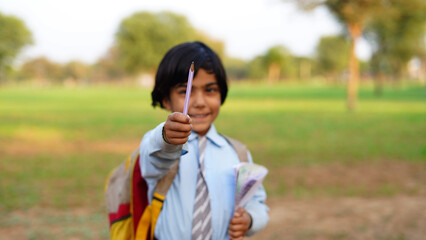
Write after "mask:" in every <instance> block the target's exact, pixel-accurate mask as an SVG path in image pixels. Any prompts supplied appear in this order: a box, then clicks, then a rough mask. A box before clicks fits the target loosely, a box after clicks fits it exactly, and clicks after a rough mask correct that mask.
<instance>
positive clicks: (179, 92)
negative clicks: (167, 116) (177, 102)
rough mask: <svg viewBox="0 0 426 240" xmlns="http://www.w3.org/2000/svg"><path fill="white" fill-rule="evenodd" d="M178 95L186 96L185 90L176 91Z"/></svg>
mask: <svg viewBox="0 0 426 240" xmlns="http://www.w3.org/2000/svg"><path fill="white" fill-rule="evenodd" d="M178 94H186V89H183V90H179V91H178Z"/></svg>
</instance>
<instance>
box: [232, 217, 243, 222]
mask: <svg viewBox="0 0 426 240" xmlns="http://www.w3.org/2000/svg"><path fill="white" fill-rule="evenodd" d="M230 222H231V224H243V223H244V222H245V219H244V218H243V217H234V218H231V221H230Z"/></svg>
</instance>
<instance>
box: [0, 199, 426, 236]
mask: <svg viewBox="0 0 426 240" xmlns="http://www.w3.org/2000/svg"><path fill="white" fill-rule="evenodd" d="M268 205H269V206H270V221H269V224H268V225H267V226H266V228H265V229H263V230H262V231H260V232H259V233H258V234H256V235H255V236H253V237H251V238H249V239H253V240H276V239H288V240H301V239H318V240H323V239H324V240H330V239H331V240H333V239H348V240H352V239H353V240H369V239H371V240H373V239H410V240H422V239H424V236H426V211H424V210H425V209H426V198H425V197H413V196H397V197H392V198H335V199H332V198H323V199H311V200H294V199H287V198H272V199H270V200H269V201H268ZM108 234H109V232H108V225H107V217H106V213H104V212H102V210H99V209H96V210H94V209H90V208H74V209H70V210H69V211H60V210H56V209H49V208H37V207H36V208H33V209H30V210H27V211H14V212H10V213H7V214H5V215H3V218H2V220H1V221H0V236H2V237H1V239H3V240H21V239H22V240H24V239H45V240H49V239H70V240H72V239H94V240H98V239H99V240H100V239H108Z"/></svg>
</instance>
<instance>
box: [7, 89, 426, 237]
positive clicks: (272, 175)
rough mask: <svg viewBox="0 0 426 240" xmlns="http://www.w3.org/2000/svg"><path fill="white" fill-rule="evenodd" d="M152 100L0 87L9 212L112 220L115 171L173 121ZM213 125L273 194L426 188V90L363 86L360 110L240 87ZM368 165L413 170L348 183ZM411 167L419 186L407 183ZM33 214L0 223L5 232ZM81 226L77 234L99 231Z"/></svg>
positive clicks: (112, 92) (137, 92) (297, 93)
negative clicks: (247, 156)
mask: <svg viewBox="0 0 426 240" xmlns="http://www.w3.org/2000/svg"><path fill="white" fill-rule="evenodd" d="M150 104H151V102H150V91H149V90H146V89H141V88H138V87H131V86H97V87H78V88H74V89H65V88H60V87H49V88H31V87H22V86H21V87H10V86H9V87H4V88H0V213H2V214H9V213H14V212H16V211H29V210H31V209H34V208H36V209H39V208H41V209H43V208H46V209H54V210H55V209H56V210H58V211H64V212H69V211H71V210H73V209H81V208H89V209H92V210H93V211H94V213H93V214H92V215H90V216H91V217H90V218H88V219H83V220H82V219H80V220H79V219H78V218H77V219H75V218H74V219H73V220H70V221H74V223H75V224H78V223H80V222H79V221H82V222H83V223H84V222H85V221H86V222H90V223H96V224H100V225H102V224H104V223H105V224H106V220H105V219H103V218H102V217H101V216H102V213H103V211H104V199H103V184H104V180H105V178H106V176H107V174H108V172H109V171H110V170H111V169H112V168H113V167H115V166H116V165H117V164H119V163H120V162H121V161H122V160H123V159H124V157H125V156H126V155H127V154H128V153H130V152H131V150H133V149H134V148H136V147H138V144H139V141H140V139H141V138H142V136H143V134H144V133H145V132H146V131H148V130H149V129H152V128H154V127H155V126H156V125H157V124H159V123H160V122H162V121H164V120H165V119H166V117H167V112H165V111H164V110H161V109H158V108H157V109H153V108H152V107H151V105H150ZM215 125H216V128H217V129H218V130H219V132H221V133H223V134H226V135H229V136H231V137H234V138H237V139H239V140H241V141H242V142H244V143H246V144H247V146H248V147H249V149H250V150H251V153H252V155H253V158H254V161H255V162H256V163H259V164H262V165H265V166H266V167H267V168H268V169H269V171H270V172H269V175H268V177H267V179H266V180H265V187H266V189H267V192H268V195H269V196H270V197H272V198H274V197H290V198H296V199H312V198H314V197H324V196H325V197H332V198H335V197H344V196H359V197H387V196H394V195H398V194H403V195H407V194H408V195H421V194H424V190H425V189H424V182H423V183H422V181H423V180H425V176H424V175H426V174H425V171H424V170H425V169H426V88H425V87H419V86H405V87H398V88H386V89H385V90H384V92H383V95H382V96H381V97H380V98H378V97H376V96H374V92H373V90H372V89H371V88H369V87H368V86H366V87H363V88H361V90H360V100H359V104H358V107H357V111H356V112H354V113H348V112H347V111H346V109H345V89H344V88H343V87H327V86H299V85H284V84H283V85H275V86H270V85H261V84H242V83H235V84H233V85H231V88H230V92H229V95H228V98H227V100H226V102H225V104H224V105H223V107H222V109H221V113H220V115H219V117H218V119H217V120H216V123H215ZM389 164H391V165H389ZM369 166H372V167H373V168H374V169H377V170H378V171H380V169H386V166H393V167H390V168H389V169H391V170H392V171H394V173H401V174H403V175H402V177H401V178H396V177H395V178H394V175H395V174H393V173H389V176H388V175H380V174H379V175H380V176H381V177H379V180H377V177H371V178H368V177H367V179H371V181H372V182H371V183H370V182H368V181H367V182H365V181H356V178H357V176H358V175H357V176H355V177H352V180H353V181H344V180H341V179H340V178H338V177H339V176H341V177H342V179H343V178H345V176H348V177H349V178H348V179H351V176H350V174H346V173H351V174H352V173H353V172H350V171H351V169H358V170H357V171H358V172H357V171H355V173H357V174H359V176H358V177H359V178H363V176H362V175H363V173H364V171H365V170H368V169H370V168H369ZM404 169H405V170H404ZM318 174H319V175H321V176H325V178H326V179H331V180H321V179H323V178H322V177H318V178H316V177H315V176H316V175H318ZM339 174H340V175H339ZM383 174H385V173H383ZM404 174H406V176H408V178H409V179H408V180H410V181H412V182H414V183H413V184H411V185H410V184H408V185H407V184H405V183H401V179H405V178H407V177H404V176H405V175H404ZM319 175H318V176H319ZM373 175H374V174H373ZM373 175H371V176H373ZM399 175H400V174H399ZM399 175H398V174H396V175H395V176H399ZM333 176H335V177H336V179H334V178H332V177H333ZM374 176H376V175H374ZM318 179H320V180H321V181H320V180H318ZM14 216H16V215H14ZM24 218H25V217H23V219H19V217H17V219H15V218H13V219H15V220H13V219H12V220H10V219H9V220H7V221H5V220H0V228H2V227H7V226H13V224H14V221H16V222H19V224H22V221H24ZM64 219H67V218H66V217H64V216H62V217H61V221H64ZM28 224H29V223H28ZM24 225H25V224H24ZM105 226H106V225H105ZM80 230H81V229H80ZM80 230H79V229H74V230H73V229H68V230H67V231H68V233H69V235H70V236H71V235H75V234H77V235H78V236H83V237H81V239H86V237H87V239H92V238H93V236H92V235H90V230H88V231H89V233H87V234H86V233H84V232H79V231H80ZM83 230H84V229H83ZM83 230H81V231H83ZM34 231H35V230H34ZM73 231H74V232H73ZM102 231H103V233H102V234H103V235H102V236H104V237H105V235H107V229H106V230H105V229H104V230H102ZM76 232H77V233H76ZM105 232H106V233H105ZM62 234H63V236H65V237H66V236H68V235H66V233H62ZM85 234H86V235H87V236H86V235H85ZM42 236H44V237H45V239H50V237H49V236H48V233H45V232H40V231H39V230H37V231H35V232H30V233H28V234H27V237H28V239H42V238H43V237H42Z"/></svg>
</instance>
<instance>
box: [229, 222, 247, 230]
mask: <svg viewBox="0 0 426 240" xmlns="http://www.w3.org/2000/svg"><path fill="white" fill-rule="evenodd" d="M229 230H231V231H233V232H236V231H237V232H238V231H244V230H245V227H244V225H243V224H231V225H230V226H229Z"/></svg>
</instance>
